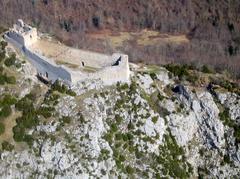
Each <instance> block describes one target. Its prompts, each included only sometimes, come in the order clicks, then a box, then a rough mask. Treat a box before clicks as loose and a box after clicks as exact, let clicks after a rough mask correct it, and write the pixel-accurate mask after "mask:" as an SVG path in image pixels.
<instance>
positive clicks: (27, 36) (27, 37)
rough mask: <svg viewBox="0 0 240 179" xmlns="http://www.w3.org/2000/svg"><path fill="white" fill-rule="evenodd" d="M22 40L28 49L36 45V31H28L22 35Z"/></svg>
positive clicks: (33, 29) (34, 29)
mask: <svg viewBox="0 0 240 179" xmlns="http://www.w3.org/2000/svg"><path fill="white" fill-rule="evenodd" d="M23 38H24V44H25V46H26V47H29V46H31V45H32V44H34V43H36V42H37V40H38V35H37V29H36V28H32V29H31V30H30V31H28V32H26V33H24V36H23Z"/></svg>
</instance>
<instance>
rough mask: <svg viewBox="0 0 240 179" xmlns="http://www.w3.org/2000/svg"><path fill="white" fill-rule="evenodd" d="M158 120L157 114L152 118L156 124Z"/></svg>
mask: <svg viewBox="0 0 240 179" xmlns="http://www.w3.org/2000/svg"><path fill="white" fill-rule="evenodd" d="M157 121H158V117H157V116H154V117H153V118H152V122H153V123H154V124H156V123H157Z"/></svg>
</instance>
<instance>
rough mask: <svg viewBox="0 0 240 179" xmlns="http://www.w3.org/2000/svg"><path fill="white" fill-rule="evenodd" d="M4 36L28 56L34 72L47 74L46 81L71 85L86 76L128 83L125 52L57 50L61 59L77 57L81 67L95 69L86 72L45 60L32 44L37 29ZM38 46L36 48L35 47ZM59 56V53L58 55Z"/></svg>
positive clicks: (108, 83)
mask: <svg viewBox="0 0 240 179" xmlns="http://www.w3.org/2000/svg"><path fill="white" fill-rule="evenodd" d="M5 39H6V40H7V41H8V42H10V43H11V44H13V45H14V46H15V47H16V48H18V49H20V50H21V52H22V53H23V54H24V55H25V56H26V57H27V58H28V59H29V61H30V63H31V64H32V65H33V66H34V67H35V68H36V69H37V72H38V73H39V74H40V75H42V76H43V77H46V78H47V79H48V80H50V81H52V82H55V81H56V80H57V79H61V80H63V81H64V82H65V83H66V84H68V85H71V84H72V83H76V82H78V81H84V80H87V79H99V80H102V81H103V82H104V83H105V84H107V85H111V84H113V83H116V82H118V81H121V82H128V80H129V76H130V71H129V64H128V56H127V55H124V54H117V53H116V54H113V55H112V56H110V55H105V54H100V53H94V52H89V51H84V50H78V49H71V48H69V50H68V53H66V52H64V51H61V49H58V48H57V51H60V53H62V54H63V55H62V56H61V57H62V58H66V59H67V57H68V58H70V59H73V58H72V57H77V58H76V59H75V61H76V63H77V62H78V63H82V62H84V65H83V66H89V67H93V68H96V70H97V71H96V72H93V73H88V72H84V71H81V70H78V71H77V70H73V69H70V68H68V67H66V66H61V65H57V64H56V63H55V61H53V60H51V59H48V58H47V57H46V56H43V55H41V54H40V53H38V52H37V51H35V50H33V49H32V45H35V43H36V42H37V40H38V36H37V30H36V29H35V28H31V29H30V30H29V31H26V32H23V33H22V34H21V35H18V34H17V33H14V32H13V31H9V32H8V33H7V34H6V35H5ZM37 49H38V48H37ZM60 55H61V54H60Z"/></svg>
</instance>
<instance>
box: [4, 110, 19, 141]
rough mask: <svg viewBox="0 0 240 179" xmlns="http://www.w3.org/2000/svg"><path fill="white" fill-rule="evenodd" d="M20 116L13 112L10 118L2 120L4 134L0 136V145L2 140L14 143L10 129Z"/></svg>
mask: <svg viewBox="0 0 240 179" xmlns="http://www.w3.org/2000/svg"><path fill="white" fill-rule="evenodd" d="M20 116H21V112H15V111H13V113H12V114H11V116H9V117H7V118H5V119H4V120H3V124H4V125H5V132H4V133H3V134H2V135H0V143H2V142H3V141H4V140H5V141H8V142H11V143H14V140H13V132H12V128H13V127H14V126H15V125H16V118H18V117H20Z"/></svg>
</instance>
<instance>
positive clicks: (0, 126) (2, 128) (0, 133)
mask: <svg viewBox="0 0 240 179" xmlns="http://www.w3.org/2000/svg"><path fill="white" fill-rule="evenodd" d="M4 132H5V126H4V124H3V123H1V122H0V135H2V134H3V133H4Z"/></svg>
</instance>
